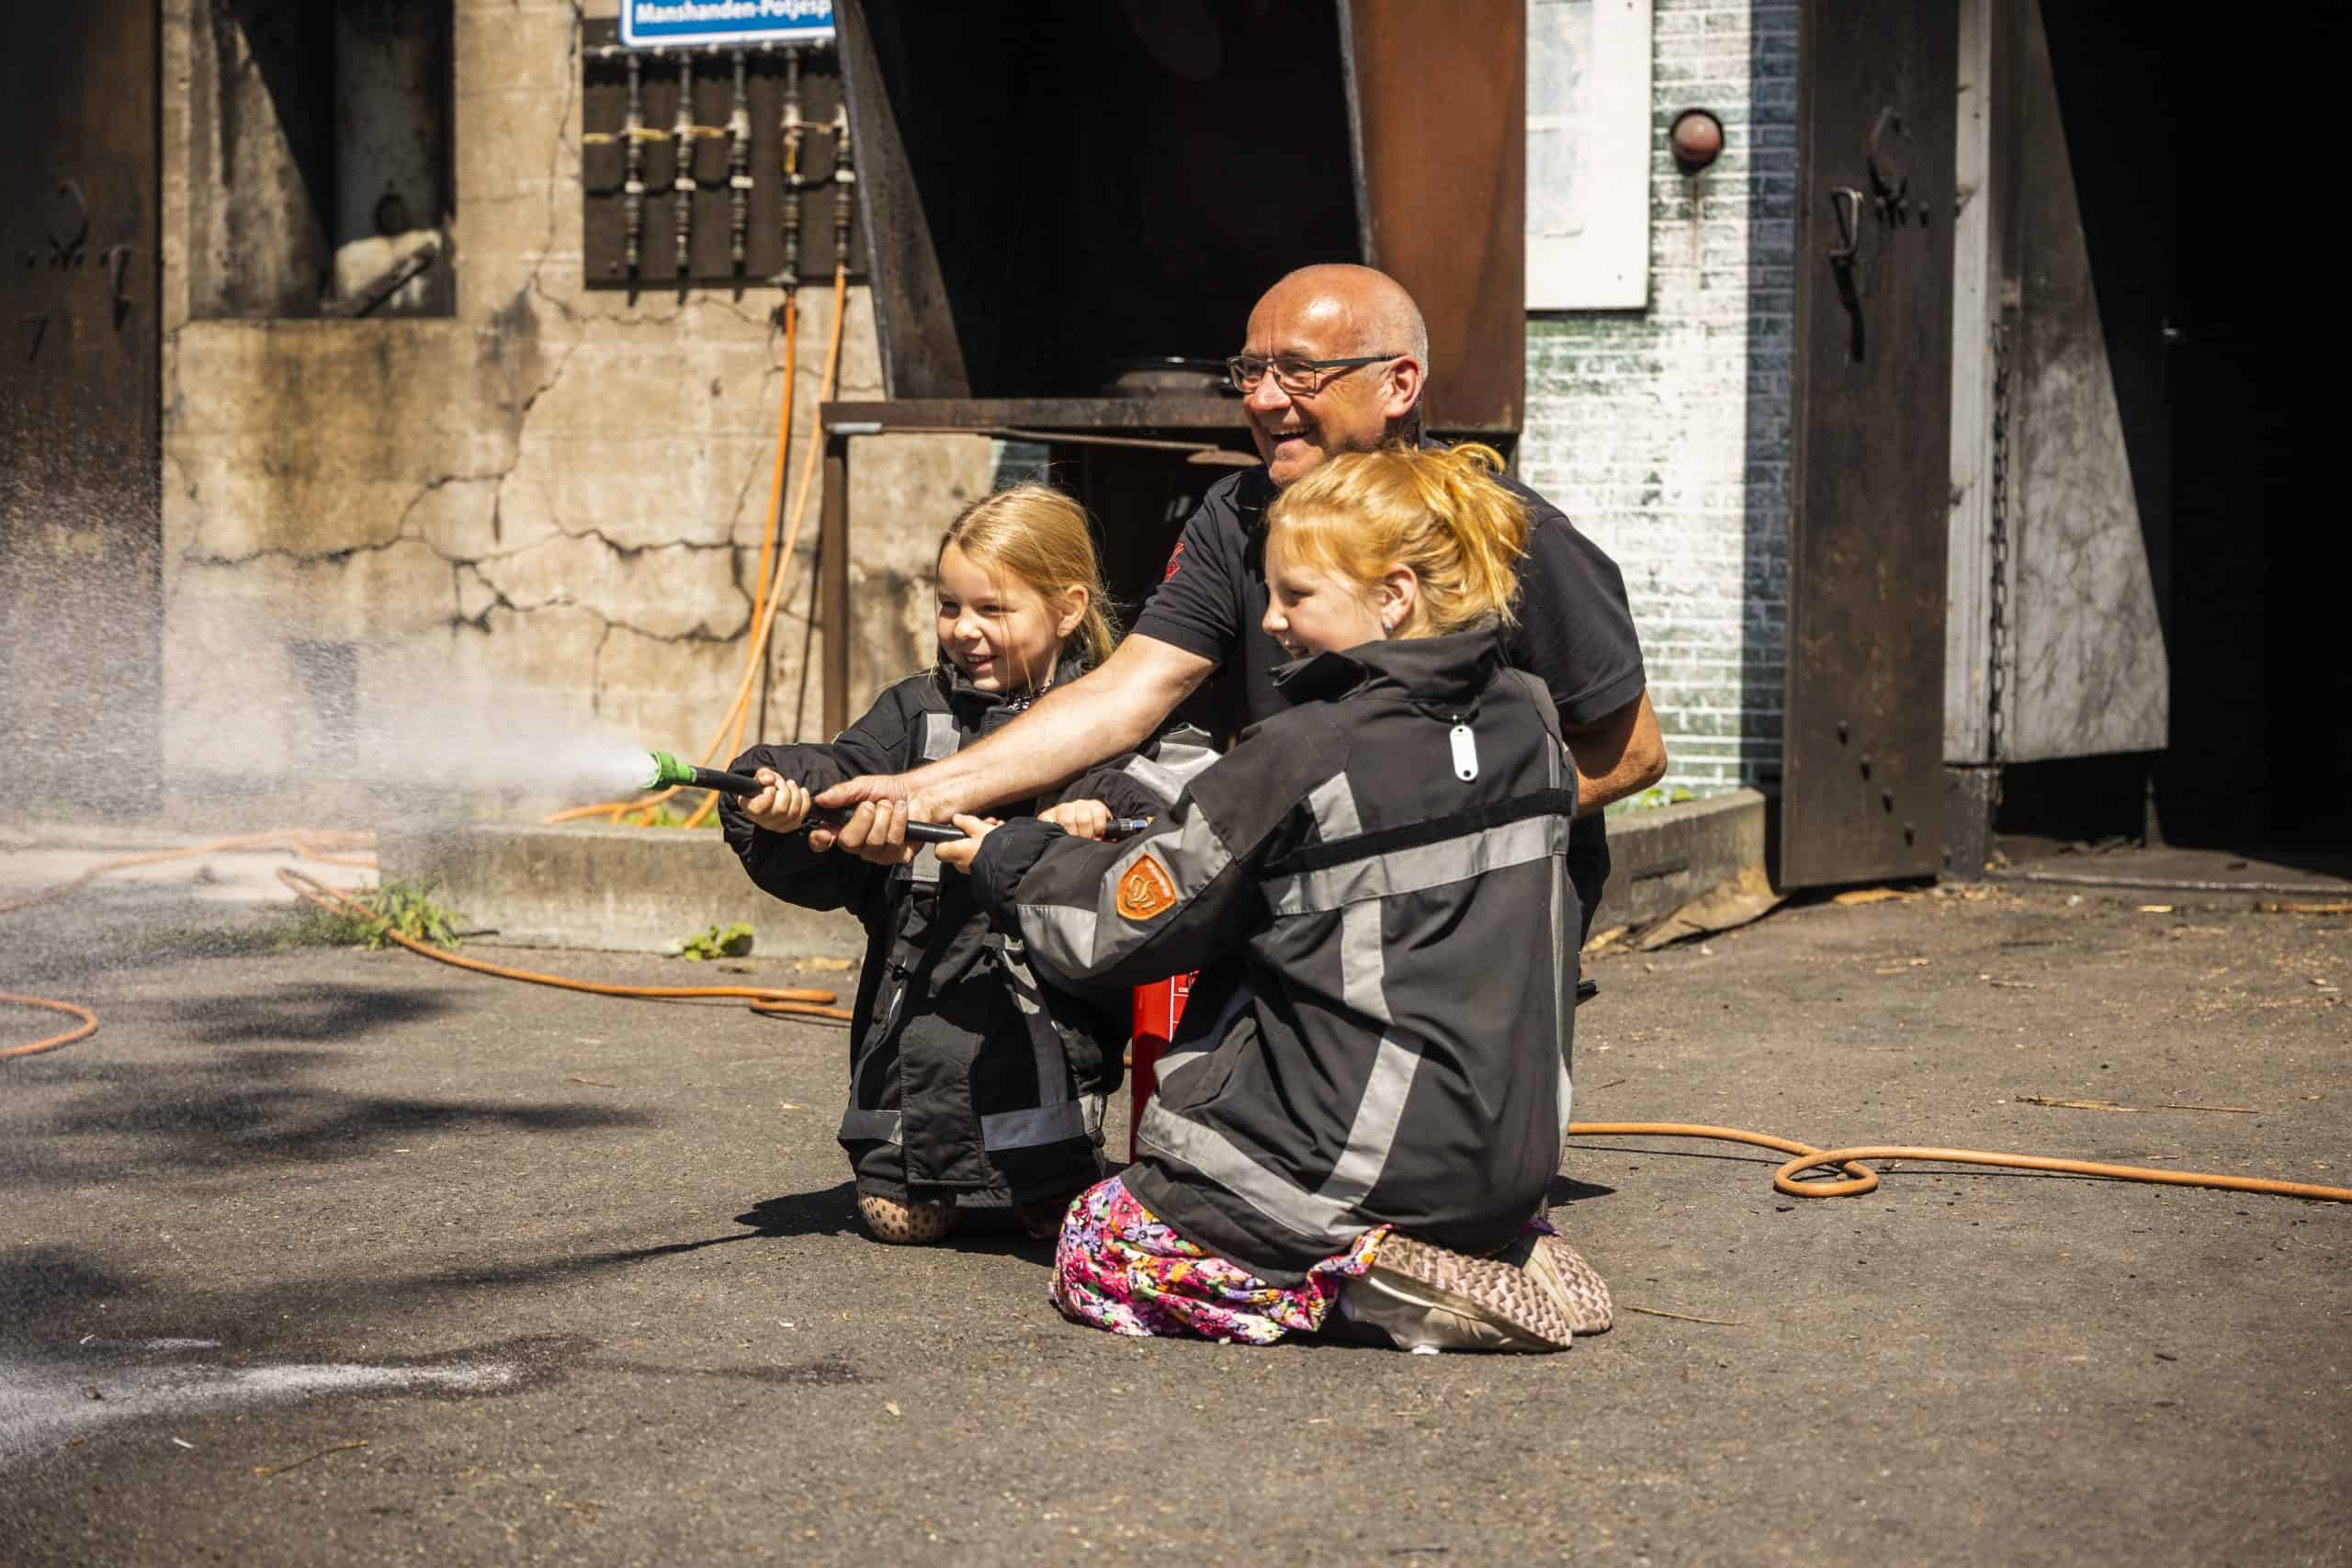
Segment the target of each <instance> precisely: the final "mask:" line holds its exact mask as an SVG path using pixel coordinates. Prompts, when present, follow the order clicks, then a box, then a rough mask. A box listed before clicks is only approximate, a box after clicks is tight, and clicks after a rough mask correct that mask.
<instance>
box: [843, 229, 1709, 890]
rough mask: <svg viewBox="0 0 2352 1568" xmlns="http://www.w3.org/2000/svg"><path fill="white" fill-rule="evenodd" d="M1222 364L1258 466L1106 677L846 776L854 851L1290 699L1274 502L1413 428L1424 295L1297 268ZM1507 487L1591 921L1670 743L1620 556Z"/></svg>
mask: <svg viewBox="0 0 2352 1568" xmlns="http://www.w3.org/2000/svg"><path fill="white" fill-rule="evenodd" d="M1228 365H1229V368H1230V370H1231V373H1232V376H1233V380H1234V385H1235V386H1236V387H1237V388H1238V389H1240V391H1241V393H1242V395H1243V396H1242V405H1241V406H1242V412H1243V414H1244V416H1245V417H1246V418H1247V419H1248V421H1249V423H1250V438H1251V440H1252V441H1254V442H1255V443H1256V445H1257V448H1258V456H1259V457H1261V458H1263V459H1264V460H1265V467H1264V468H1252V469H1245V470H1243V471H1241V472H1239V473H1237V474H1234V475H1232V476H1230V477H1229V478H1227V479H1220V480H1218V481H1217V482H1216V484H1215V485H1213V486H1211V487H1210V489H1209V492H1208V494H1207V495H1206V496H1204V497H1203V498H1202V501H1201V505H1200V510H1198V511H1197V512H1195V513H1193V516H1192V519H1191V520H1190V521H1189V522H1187V523H1186V524H1185V525H1184V532H1183V536H1182V539H1181V540H1180V541H1179V542H1178V544H1177V546H1176V551H1175V554H1174V555H1172V556H1170V558H1169V561H1168V575H1167V577H1166V578H1165V580H1163V581H1161V583H1160V584H1159V587H1158V588H1157V589H1155V590H1153V592H1152V595H1151V597H1150V599H1149V600H1148V602H1147V603H1146V604H1145V605H1144V608H1143V614H1142V615H1139V616H1138V617H1137V618H1136V624H1135V628H1134V629H1133V630H1132V631H1131V632H1130V633H1129V634H1128V636H1127V637H1126V640H1125V641H1124V642H1122V643H1121V644H1120V645H1119V647H1118V650H1117V651H1116V652H1114V654H1113V655H1112V656H1111V658H1110V659H1109V660H1108V661H1106V662H1105V663H1104V664H1103V667H1102V668H1101V669H1099V670H1096V671H1092V672H1091V673H1089V674H1088V675H1086V676H1084V677H1083V678H1082V679H1080V680H1077V681H1074V682H1070V684H1069V685H1068V686H1067V687H1064V688H1062V689H1060V690H1058V691H1054V692H1050V693H1048V694H1046V695H1045V696H1044V697H1043V698H1041V699H1040V700H1039V701H1038V703H1037V704H1036V705H1035V707H1033V708H1031V709H1030V710H1029V712H1028V713H1027V714H1025V715H1023V716H1022V717H1021V718H1019V719H1017V720H1015V721H1014V722H1013V723H1012V724H1010V725H1008V726H1006V727H1005V728H1002V729H1001V730H999V731H998V732H997V733H996V734H994V735H992V736H990V737H989V738H988V739H985V740H982V741H980V742H979V743H978V744H977V745H975V746H972V747H970V748H969V749H967V750H962V751H958V752H956V754H955V755H953V756H950V757H947V758H944V759H943V760H941V761H936V762H933V763H931V764H929V765H928V766H925V767H922V768H920V769H917V770H916V771H915V772H913V773H899V774H894V775H888V776H878V775H868V776H866V777H863V778H856V779H852V780H850V781H848V782H847V783H845V784H839V785H836V786H835V787H834V788H832V789H831V790H828V791H826V792H825V793H824V794H823V795H820V796H819V797H818V801H819V804H820V805H824V806H832V807H846V806H852V805H856V806H858V807H859V809H858V811H857V812H856V813H855V815H854V816H853V817H852V818H851V820H850V821H849V822H848V823H847V824H846V825H845V826H844V827H843V828H842V830H841V834H840V843H841V845H842V848H843V849H846V850H849V851H851V852H854V853H859V854H862V855H865V857H866V858H868V859H873V860H882V861H891V860H896V859H899V858H903V857H904V856H905V855H906V854H907V852H908V851H907V849H906V847H905V842H904V840H905V831H906V821H907V818H908V817H909V816H910V815H911V816H915V817H918V818H930V819H933V820H944V819H945V818H947V817H948V816H949V815H950V814H951V813H953V812H956V811H977V810H978V809H980V808H982V807H988V806H992V805H995V804H998V803H1000V802H1003V801H1011V800H1020V799H1024V798H1029V797H1034V796H1035V795H1039V794H1042V793H1043V792H1044V791H1046V789H1048V788H1051V787H1053V786H1054V785H1056V784H1061V783H1063V782H1065V781H1067V780H1069V779H1071V778H1074V777H1076V776H1077V775H1078V774H1080V773H1083V772H1084V771H1085V770H1086V769H1087V768H1089V767H1091V766H1092V765H1093V764H1095V763H1097V762H1099V761H1103V760H1105V759H1107V758H1110V757H1114V756H1116V755H1118V754H1119V753H1120V752H1122V751H1125V750H1132V749H1133V748H1134V747H1136V746H1137V745H1139V744H1140V743H1141V742H1142V741H1143V740H1144V739H1147V738H1148V737H1149V736H1150V735H1152V734H1153V733H1154V732H1155V731H1157V730H1158V729H1159V727H1160V726H1161V725H1162V724H1163V723H1165V722H1166V721H1167V719H1168V717H1169V716H1170V715H1171V714H1173V713H1174V712H1175V711H1176V710H1177V708H1178V707H1179V706H1180V705H1183V704H1185V703H1186V702H1187V700H1188V699H1194V705H1193V707H1192V708H1190V709H1188V710H1187V716H1189V717H1193V718H1194V719H1196V720H1197V721H1199V722H1201V723H1202V725H1203V727H1204V728H1207V729H1208V730H1209V731H1210V733H1212V734H1215V735H1218V736H1231V735H1234V734H1236V733H1238V731H1239V730H1240V729H1242V728H1245V727H1246V726H1248V725H1250V724H1254V723H1256V722H1257V721H1258V720H1260V719H1261V718H1264V717H1265V716H1268V715H1269V714H1272V713H1274V712H1277V711H1279V710H1280V709H1281V708H1283V706H1285V705H1286V704H1284V703H1283V699H1282V697H1281V696H1280V695H1279V694H1277V692H1276V690H1275V687H1274V683H1273V678H1272V677H1273V671H1274V670H1275V669H1276V668H1277V667H1279V666H1280V665H1281V664H1283V662H1285V661H1286V660H1288V658H1289V655H1288V654H1286V653H1284V652H1283V649H1282V646H1281V645H1280V644H1279V643H1277V642H1275V641H1274V639H1273V638H1272V637H1269V636H1267V635H1266V633H1265V632H1264V631H1263V630H1262V629H1261V626H1260V622H1261V620H1262V619H1263V617H1264V615H1265V612H1266V601H1267V593H1266V572H1265V560H1264V527H1263V522H1264V514H1265V509H1266V504H1267V502H1270V501H1272V499H1273V497H1274V494H1275V492H1276V491H1279V490H1281V489H1282V488H1283V486H1284V485H1287V484H1289V483H1291V482H1292V481H1293V480H1295V479H1298V478H1299V477H1300V476H1302V475H1304V474H1306V473H1307V472H1309V471H1310V470H1312V469H1313V468H1315V467H1316V465H1317V464H1318V463H1320V462H1322V461H1323V460H1324V459H1325V458H1326V457H1332V456H1334V455H1335V454H1338V453H1341V452H1362V451H1368V450H1370V449H1372V448H1374V447H1376V446H1379V445H1380V444H1381V443H1383V442H1384V441H1389V440H1393V439H1397V438H1399V437H1403V438H1407V439H1419V436H1420V434H1421V431H1420V423H1421V422H1420V404H1421V394H1422V392H1423V390H1424V388H1425V386H1426V382H1427V378H1428V375H1429V329H1428V328H1427V326H1425V325H1424V324H1423V322H1422V320H1421V312H1420V309H1419V307H1418V306H1417V305H1415V304H1414V303H1413V299H1412V297H1411V296H1410V295H1408V293H1406V292H1405V289H1404V288H1403V287H1402V286H1401V285H1399V284H1398V283H1397V280H1396V279H1395V278H1392V277H1390V276H1387V275H1386V274H1385V273H1382V272H1375V271H1374V270H1373V269H1372V268H1370V267H1365V266H1344V265H1324V266H1310V267H1304V268H1301V269H1300V270H1299V271H1297V272H1294V273H1292V274H1291V275H1290V276H1287V277H1285V278H1283V280H1282V281H1281V282H1279V283H1277V284H1275V285H1274V287H1273V288H1271V289H1269V290H1267V292H1266V296H1265V298H1264V299H1261V300H1259V301H1258V306H1257V309H1255V310H1252V311H1250V330H1249V337H1248V340H1247V342H1246V343H1245V344H1243V346H1242V350H1241V352H1240V353H1239V354H1238V355H1235V356H1234V357H1233V359H1232V360H1230V361H1229V362H1228ZM1504 482H1505V483H1506V484H1509V485H1510V488H1511V490H1512V491H1513V492H1514V493H1515V494H1517V495H1518V496H1519V498H1520V499H1521V501H1523V502H1526V503H1527V508H1528V516H1529V521H1530V523H1531V524H1532V528H1531V529H1530V531H1529V536H1528V553H1527V555H1526V557H1525V558H1523V559H1522V560H1521V564H1520V591H1521V597H1520V603H1519V606H1518V613H1519V623H1520V624H1519V626H1518V627H1517V629H1516V631H1515V632H1514V634H1513V636H1512V638H1511V655H1512V661H1513V662H1514V663H1516V664H1518V665H1519V666H1520V668H1521V669H1523V670H1526V671H1529V672H1530V673H1532V674H1533V675H1534V676H1535V677H1536V678H1537V679H1539V680H1541V681H1542V682H1544V686H1545V688H1546V689H1547V690H1549V691H1550V693H1551V694H1552V701H1553V702H1554V704H1555V705H1556V706H1557V707H1558V708H1559V711H1560V724H1561V729H1562V732H1563V733H1564V734H1565V735H1566V738H1567V740H1568V744H1569V750H1571V752H1572V753H1573V754H1574V757H1575V761H1576V769H1577V814H1578V820H1577V824H1576V827H1575V829H1573V831H1572V833H1571V837H1570V843H1569V849H1568V874H1569V879H1570V880H1571V881H1572V882H1574V883H1575V885H1576V889H1577V897H1578V898H1579V899H1580V900H1581V902H1582V904H1583V906H1584V918H1585V922H1586V926H1587V929H1588V930H1589V928H1590V924H1591V920H1592V912H1593V909H1594V908H1595V907H1596V906H1597V905H1598V904H1599V903H1600V891H1601V885H1602V883H1603V882H1604V881H1605V880H1606V879H1607V877H1608V874H1609V848H1608V840H1607V838H1606V836H1605V833H1604V830H1603V829H1602V827H1601V822H1600V815H1599V813H1600V808H1601V807H1604V806H1607V805H1608V804H1609V803H1610V802H1611V801H1612V800H1618V799H1622V798H1623V797H1624V796H1626V795H1631V794H1633V793H1634V792H1635V791H1637V790H1641V789H1645V788H1647V787H1648V786H1649V785H1651V784H1655V783H1657V780H1658V779H1659V778H1660V777H1661V776H1662V775H1663V774H1664V773H1665V772H1666V747H1665V744H1664V742H1663V741H1662V740H1661V739H1660V738H1659V736H1658V729H1657V716H1655V715H1654V714H1652V712H1651V711H1650V704H1649V698H1648V696H1647V694H1646V692H1645V679H1644V675H1643V669H1642V651H1641V645H1640V643H1639V642H1638V641H1637V640H1636V639H1635V637H1634V620H1633V615H1632V613H1631V612H1630V611H1629V610H1628V609H1627V608H1626V604H1625V585H1624V580H1623V576H1622V575H1621V574H1620V573H1619V572H1618V570H1617V567H1616V565H1615V563H1614V562H1612V561H1611V560H1610V558H1608V557H1607V556H1605V555H1603V554H1602V553H1601V552H1600V549H1599V548H1598V547H1595V546H1594V545H1593V544H1592V543H1591V541H1589V540H1588V539H1586V538H1585V537H1584V536H1583V535H1581V534H1579V533H1577V530H1576V528H1575V527H1574V525H1571V524H1570V523H1569V522H1568V520H1567V518H1566V516H1565V515H1563V514H1562V513H1561V512H1560V511H1559V509H1558V508H1556V507H1555V506H1553V505H1552V504H1551V503H1550V502H1546V501H1544V499H1543V497H1541V496H1539V495H1537V494H1535V492H1534V491H1531V490H1528V489H1527V488H1526V487H1525V486H1523V485H1520V484H1518V483H1516V482H1514V481H1511V480H1505V481H1504ZM1212 677H1215V679H1214V681H1212V679H1211V678H1212ZM828 837H830V835H828ZM814 838H815V835H812V840H813V839H814ZM820 847H821V846H820Z"/></svg>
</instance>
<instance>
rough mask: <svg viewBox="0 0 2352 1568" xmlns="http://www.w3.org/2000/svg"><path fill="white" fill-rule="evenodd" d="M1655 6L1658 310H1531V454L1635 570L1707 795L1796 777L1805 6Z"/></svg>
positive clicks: (1653, 192)
mask: <svg viewBox="0 0 2352 1568" xmlns="http://www.w3.org/2000/svg"><path fill="white" fill-rule="evenodd" d="M1654 18H1655V19H1654V25H1653V51H1654V57H1655V58H1654V62H1653V72H1654V75H1653V82H1654V87H1653V91H1652V99H1653V102H1652V113H1653V120H1654V125H1653V135H1652V137H1651V142H1650V145H1651V148H1652V162H1651V184H1650V302H1649V308H1648V309H1647V310H1612V311H1589V312H1584V311H1579V312H1563V313H1558V314H1548V315H1541V316H1534V317H1531V318H1530V320H1529V321H1528V327H1527V383H1528V400H1527V418H1526V429H1525V434H1524V435H1523V437H1522V439H1521V446H1520V451H1519V466H1520V471H1521V476H1522V477H1523V478H1524V479H1526V480H1527V482H1528V483H1530V484H1531V485H1532V486H1534V488H1535V489H1536V490H1537V491H1540V492H1541V493H1542V494H1544V496H1545V497H1546V498H1548V499H1549V500H1551V501H1552V502H1554V503H1555V504H1556V505H1558V506H1559V507H1560V508H1562V509H1563V510H1564V511H1566V513H1568V515H1569V516H1570V517H1572V518H1574V519H1575V520H1576V523H1577V526H1578V527H1579V528H1582V529H1583V530H1584V531H1585V532H1586V533H1587V534H1589V535H1590V536H1592V537H1593V538H1594V539H1595V540H1596V541H1598V542H1599V543H1600V546H1601V547H1603V548H1604V549H1606V550H1608V551H1609V553H1610V554H1611V556H1613V557H1614V558H1616V561H1617V564H1618V565H1619V566H1620V567H1622V568H1623V570H1624V573H1625V588H1626V592H1627V593H1628V595H1629V596H1630V597H1631V599H1632V602H1633V608H1634V622H1635V625H1636V626H1638V628H1639V630H1640V632H1641V637H1642V647H1643V650H1644V653H1645V657H1646V659H1647V660H1648V665H1649V680H1650V699H1651V702H1652V703H1653V704H1654V705H1656V707H1657V713H1658V720H1659V723H1660V726H1661V727H1662V728H1664V730H1665V732H1666V738H1667V746H1668V751H1669V753H1670V755H1671V757H1672V759H1673V761H1672V766H1671V770H1670V772H1669V773H1668V776H1667V780H1666V783H1667V784H1668V787H1671V786H1674V785H1685V786H1688V787H1690V788H1691V789H1692V790H1694V791H1696V792H1698V793H1700V794H1702V795H1703V794H1707V793H1710V792H1713V791H1717V790H1722V789H1727V788H1730V787H1732V786H1734V785H1736V784H1755V783H1770V782H1773V781H1777V779H1778V777H1779V775H1780V763H1781V671H1782V668H1783V638H1784V632H1785V628H1786V626H1787V606H1788V461H1789V452H1788V442H1789V372H1790V344H1791V326H1792V321H1791V313H1792V309H1793V296H1792V282H1791V276H1790V257H1791V250H1792V236H1793V221H1794V220H1793V213H1794V205H1795V188H1796V53H1797V48H1796V46H1797V35H1796V28H1797V16H1796V6H1794V5H1793V4H1792V3H1790V0H1657V6H1656V10H1655V13H1654ZM1686 108H1704V109H1709V110H1712V111H1713V113H1714V114H1715V115H1716V117H1717V118H1720V119H1721V120H1722V121H1723V123H1724V153H1723V156H1722V157H1721V158H1719V159H1718V160H1717V161H1716V163H1715V165H1714V167H1713V168H1712V169H1709V170H1707V171H1706V172H1705V173H1704V174H1702V175H1699V176H1697V177H1696V178H1695V179H1693V178H1691V177H1688V176H1686V175H1683V174H1681V173H1680V172H1679V170H1678V169H1676V167H1675V166H1674V161H1673V159H1672V157H1671V156H1670V155H1669V154H1668V152H1667V150H1666V132H1667V128H1668V126H1669V125H1670V124H1671V123H1672V122H1673V119H1674V117H1675V115H1677V114H1678V113H1679V112H1680V111H1681V110H1683V109H1686Z"/></svg>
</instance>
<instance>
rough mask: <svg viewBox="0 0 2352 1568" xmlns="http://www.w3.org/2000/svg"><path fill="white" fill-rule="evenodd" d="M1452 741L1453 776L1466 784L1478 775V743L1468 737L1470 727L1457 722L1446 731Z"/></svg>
mask: <svg viewBox="0 0 2352 1568" xmlns="http://www.w3.org/2000/svg"><path fill="white" fill-rule="evenodd" d="M1446 739H1448V740H1451V741H1452V742H1453V776H1454V777H1455V778H1457V779H1460V780H1461V781H1462V782H1463V783H1464V784H1468V783H1469V782H1470V781H1471V780H1472V779H1475V778H1476V777H1477V776H1478V743H1477V742H1476V740H1474V739H1471V738H1470V727H1469V726H1468V725H1466V724H1457V725H1455V726H1454V727H1453V728H1452V729H1450V730H1448V731H1447V732H1446Z"/></svg>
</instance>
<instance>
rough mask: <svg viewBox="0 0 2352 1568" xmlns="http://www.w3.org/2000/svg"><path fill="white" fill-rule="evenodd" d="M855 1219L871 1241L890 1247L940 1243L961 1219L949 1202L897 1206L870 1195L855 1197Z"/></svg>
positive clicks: (888, 1200) (862, 1194)
mask: <svg viewBox="0 0 2352 1568" xmlns="http://www.w3.org/2000/svg"><path fill="white" fill-rule="evenodd" d="M857 1217H858V1218H859V1219H861V1220H864V1221H865V1228H866V1229H867V1230H868V1231H869V1232H871V1233H872V1234H873V1236H874V1239H875V1240H876V1241H881V1242H888V1243H889V1244H890V1245H891V1246H893V1247H922V1246H924V1245H926V1244H928V1243H931V1242H934V1241H938V1240H940V1239H941V1238H942V1237H944V1236H945V1235H947V1233H948V1232H950V1231H952V1230H954V1229H955V1228H956V1224H957V1222H959V1221H960V1220H962V1219H963V1217H964V1216H963V1214H962V1213H961V1212H960V1211H959V1210H957V1209H956V1205H954V1204H953V1203H901V1202H899V1201H898V1200H897V1199H895V1198H883V1197H878V1196H876V1194H874V1193H872V1192H861V1193H859V1194H858V1195H857Z"/></svg>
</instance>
